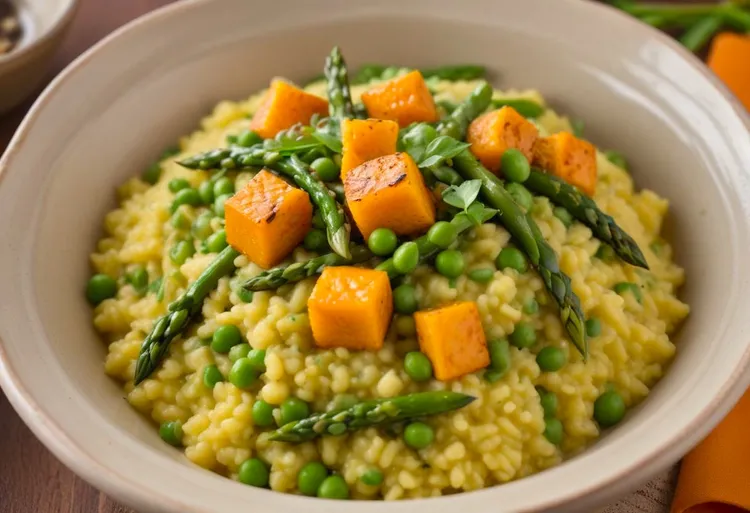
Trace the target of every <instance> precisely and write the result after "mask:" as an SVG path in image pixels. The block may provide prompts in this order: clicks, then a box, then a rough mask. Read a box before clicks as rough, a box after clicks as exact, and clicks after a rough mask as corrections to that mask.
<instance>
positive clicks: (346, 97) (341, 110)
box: [325, 46, 354, 119]
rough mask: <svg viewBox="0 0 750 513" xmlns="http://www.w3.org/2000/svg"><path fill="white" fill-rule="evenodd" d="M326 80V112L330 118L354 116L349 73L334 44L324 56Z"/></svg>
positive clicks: (339, 51)
mask: <svg viewBox="0 0 750 513" xmlns="http://www.w3.org/2000/svg"><path fill="white" fill-rule="evenodd" d="M325 75H326V81H327V82H328V112H329V114H330V117H331V118H332V119H343V118H353V117H354V105H353V104H352V95H351V91H350V90H349V73H348V72H347V70H346V62H344V57H343V55H341V50H339V47H338V46H334V47H333V50H331V54H330V55H329V56H328V57H327V58H326V65H325Z"/></svg>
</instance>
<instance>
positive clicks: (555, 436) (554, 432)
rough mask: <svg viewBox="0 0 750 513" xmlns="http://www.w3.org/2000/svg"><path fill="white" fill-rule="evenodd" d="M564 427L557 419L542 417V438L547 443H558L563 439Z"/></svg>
mask: <svg viewBox="0 0 750 513" xmlns="http://www.w3.org/2000/svg"><path fill="white" fill-rule="evenodd" d="M563 434H564V429H563V425H562V422H560V421H559V420H558V419H554V418H552V419H544V438H546V439H547V440H548V441H549V443H551V444H554V445H560V443H561V442H562V439H563Z"/></svg>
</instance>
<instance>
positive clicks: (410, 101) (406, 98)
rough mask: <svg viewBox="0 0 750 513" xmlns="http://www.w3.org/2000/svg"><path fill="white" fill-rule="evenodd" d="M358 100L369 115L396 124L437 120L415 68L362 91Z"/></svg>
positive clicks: (430, 99) (424, 85)
mask: <svg viewBox="0 0 750 513" xmlns="http://www.w3.org/2000/svg"><path fill="white" fill-rule="evenodd" d="M362 103H364V104H365V107H367V113H368V114H369V115H370V117H372V118H378V119H391V120H393V121H396V122H397V123H398V124H399V126H402V127H404V126H408V125H410V124H412V123H416V122H419V121H427V122H430V123H431V122H433V121H437V120H438V119H439V118H440V116H439V115H438V111H437V107H435V100H434V99H433V98H432V94H431V93H430V90H429V89H428V87H427V84H426V83H425V81H424V78H423V77H422V74H421V73H420V72H419V71H412V72H410V73H407V74H406V75H402V76H400V77H396V78H394V79H393V80H389V81H387V82H383V83H381V84H378V85H376V86H374V87H373V88H372V89H370V90H368V91H366V92H364V93H362Z"/></svg>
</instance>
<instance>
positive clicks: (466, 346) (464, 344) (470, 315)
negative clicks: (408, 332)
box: [414, 301, 490, 381]
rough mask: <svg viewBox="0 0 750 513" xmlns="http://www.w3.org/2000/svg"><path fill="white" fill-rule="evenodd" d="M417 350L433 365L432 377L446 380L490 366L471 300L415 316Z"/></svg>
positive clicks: (479, 322) (482, 333) (478, 319)
mask: <svg viewBox="0 0 750 513" xmlns="http://www.w3.org/2000/svg"><path fill="white" fill-rule="evenodd" d="M414 321H415V322H416V325H417V337H418V338H419V348H420V349H421V351H422V352H423V353H424V354H426V355H427V357H428V358H429V359H430V362H432V368H433V369H434V371H435V377H436V378H437V379H439V380H440V381H448V380H451V379H455V378H458V377H461V376H463V375H465V374H469V373H472V372H475V371H478V370H479V369H482V368H484V367H487V366H488V365H489V364H490V353H489V351H488V350H487V338H486V337H485V335H484V329H482V321H481V320H480V318H479V309H478V308H477V304H476V303H474V302H473V301H465V302H461V303H454V304H452V305H448V306H443V307H440V308H435V309H433V310H425V311H422V312H417V313H415V314H414Z"/></svg>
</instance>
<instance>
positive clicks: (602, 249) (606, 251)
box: [594, 243, 615, 262]
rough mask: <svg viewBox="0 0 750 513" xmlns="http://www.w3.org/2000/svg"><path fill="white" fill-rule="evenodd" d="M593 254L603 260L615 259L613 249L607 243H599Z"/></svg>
mask: <svg viewBox="0 0 750 513" xmlns="http://www.w3.org/2000/svg"><path fill="white" fill-rule="evenodd" d="M594 256H595V257H596V258H598V259H599V260H602V261H603V262H611V261H612V260H614V259H615V250H614V249H612V246H610V245H609V244H604V243H601V244H600V245H599V249H597V250H596V253H594Z"/></svg>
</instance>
